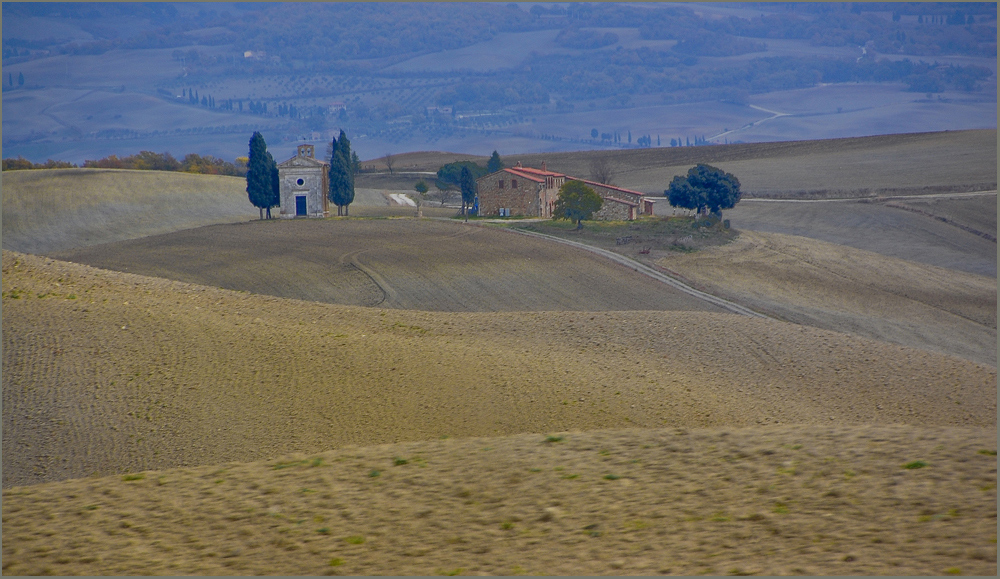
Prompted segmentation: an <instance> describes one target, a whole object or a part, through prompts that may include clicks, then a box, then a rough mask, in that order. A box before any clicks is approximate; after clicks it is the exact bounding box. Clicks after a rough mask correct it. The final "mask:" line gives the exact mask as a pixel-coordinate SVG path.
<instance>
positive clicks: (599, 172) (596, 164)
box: [590, 157, 615, 185]
mask: <svg viewBox="0 0 1000 579" xmlns="http://www.w3.org/2000/svg"><path fill="white" fill-rule="evenodd" d="M614 176H615V170H614V168H613V167H612V166H611V162H610V161H608V159H607V158H606V157H594V158H593V159H591V160H590V178H591V179H593V180H594V181H597V182H598V183H603V184H605V185H610V184H611V180H612V179H613V178H614Z"/></svg>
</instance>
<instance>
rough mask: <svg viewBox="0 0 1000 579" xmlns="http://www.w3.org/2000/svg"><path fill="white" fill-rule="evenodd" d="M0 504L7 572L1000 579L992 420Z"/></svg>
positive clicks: (680, 438) (89, 483) (32, 496)
mask: <svg viewBox="0 0 1000 579" xmlns="http://www.w3.org/2000/svg"><path fill="white" fill-rule="evenodd" d="M3 502H4V511H3V523H4V533H3V573H4V575H33V574H42V573H47V574H60V575H63V574H67V575H68V574H84V575H99V574H117V575H135V574H168V575H181V574H196V575H259V574H267V575H324V574H327V575H381V574H388V575H435V574H437V575H456V574H461V575H485V574H490V575H523V574H557V575H605V574H609V575H653V574H679V575H698V574H711V575H723V574H729V575H747V574H761V575H781V574H796V575H807V574H824V575H925V574H929V575H945V574H955V575H958V574H962V575H982V576H994V575H996V553H997V547H996V514H997V510H996V430H995V429H988V428H987V429H978V428H956V427H926V426H924V427H916V426H828V425H815V424H813V425H807V426H769V427H753V428H742V429H738V428H713V429H690V430H689V429H682V428H670V429H649V430H606V431H593V432H558V433H557V432H551V433H548V434H547V435H544V434H523V435H517V436H510V437H504V438H465V439H448V440H437V441H426V442H412V443H401V444H390V445H381V446H368V447H345V448H340V449H337V450H327V451H324V452H316V453H310V454H297V455H289V456H284V457H282V458H278V459H274V460H269V461H264V462H254V463H234V462H229V463H225V464H218V465H212V466H200V467H193V468H180V469H169V470H157V471H149V472H144V473H135V474H131V475H126V476H113V477H104V478H89V479H76V480H70V481H64V482H57V483H47V484H41V485H34V486H29V487H15V488H9V489H5V490H4V492H3Z"/></svg>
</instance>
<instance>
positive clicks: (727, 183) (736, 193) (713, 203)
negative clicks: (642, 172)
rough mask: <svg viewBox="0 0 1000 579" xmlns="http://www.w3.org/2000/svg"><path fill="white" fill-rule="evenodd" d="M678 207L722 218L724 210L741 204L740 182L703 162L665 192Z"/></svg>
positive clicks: (689, 170) (675, 178)
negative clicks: (706, 212)
mask: <svg viewBox="0 0 1000 579" xmlns="http://www.w3.org/2000/svg"><path fill="white" fill-rule="evenodd" d="M664 193H665V194H666V195H667V199H668V200H669V201H670V204H671V205H673V206H674V207H683V208H684V209H695V210H697V211H698V212H702V211H705V210H708V212H709V213H711V214H712V215H714V216H716V217H718V218H719V219H721V218H722V210H723V209H732V208H733V207H735V206H736V204H737V203H739V202H740V197H741V196H742V192H741V191H740V180H739V179H737V178H736V176H735V175H733V174H732V173H726V172H725V171H723V170H722V169H718V168H716V167H713V166H711V165H705V164H702V163H699V164H698V165H695V166H694V167H691V168H690V169H688V172H687V176H686V177H681V176H680V175H678V176H676V177H674V179H673V180H672V181H671V182H670V188H669V189H667V190H666V191H664Z"/></svg>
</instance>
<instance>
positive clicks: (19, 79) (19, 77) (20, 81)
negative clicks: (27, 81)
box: [17, 72, 24, 86]
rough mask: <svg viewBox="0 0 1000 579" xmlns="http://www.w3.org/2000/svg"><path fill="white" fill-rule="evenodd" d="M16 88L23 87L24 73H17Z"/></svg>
mask: <svg viewBox="0 0 1000 579" xmlns="http://www.w3.org/2000/svg"><path fill="white" fill-rule="evenodd" d="M17 86H24V73H23V72H19V73H17Z"/></svg>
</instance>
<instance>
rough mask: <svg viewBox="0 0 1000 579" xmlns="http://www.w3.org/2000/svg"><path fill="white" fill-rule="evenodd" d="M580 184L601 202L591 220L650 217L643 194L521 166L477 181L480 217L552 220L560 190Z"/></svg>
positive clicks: (500, 171)
mask: <svg viewBox="0 0 1000 579" xmlns="http://www.w3.org/2000/svg"><path fill="white" fill-rule="evenodd" d="M567 180H569V181H581V182H583V183H585V184H586V185H587V186H588V187H590V188H591V189H593V190H594V191H595V192H596V193H597V194H598V195H600V196H601V198H602V199H604V204H603V205H602V206H601V209H600V210H599V211H598V212H597V213H595V214H594V219H597V220H605V221H630V220H633V219H636V218H637V217H638V216H639V215H652V214H653V201H652V200H650V199H646V197H645V194H643V193H640V192H639V191H632V190H631V189H625V188H622V187H615V186H614V185H606V184H603V183H597V182H595V181H590V180H587V179H581V178H579V177H573V176H570V175H565V174H563V173H556V172H554V171H549V170H548V169H547V168H546V167H545V162H544V161H543V162H542V168H541V169H536V168H534V167H524V166H522V165H521V163H520V162H518V163H517V165H515V166H513V167H505V168H503V169H500V170H499V171H496V172H494V173H490V174H489V175H484V176H483V177H480V178H479V179H476V188H477V192H478V196H479V214H480V215H486V216H496V217H517V216H523V217H544V218H549V217H552V212H553V210H554V208H555V204H556V199H557V198H558V196H559V188H560V187H562V186H563V184H564V183H565V182H566V181H567Z"/></svg>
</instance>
